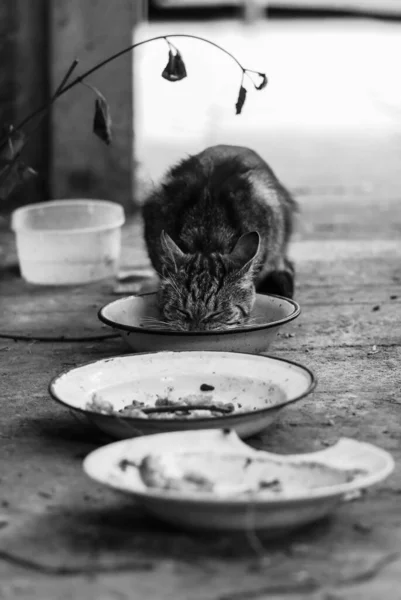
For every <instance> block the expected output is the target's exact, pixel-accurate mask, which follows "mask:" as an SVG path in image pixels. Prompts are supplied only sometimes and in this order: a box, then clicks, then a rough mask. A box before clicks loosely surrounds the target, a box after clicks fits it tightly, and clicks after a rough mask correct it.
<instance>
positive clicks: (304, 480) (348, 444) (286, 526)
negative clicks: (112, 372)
mask: <svg viewBox="0 0 401 600" xmlns="http://www.w3.org/2000/svg"><path fill="white" fill-rule="evenodd" d="M155 452H156V453H158V454H161V455H163V456H165V457H174V455H176V456H177V455H180V454H181V455H182V454H185V453H192V454H193V453H199V454H200V455H201V456H202V453H209V454H210V453H214V455H215V456H217V458H216V461H217V462H218V461H219V460H220V461H222V459H223V458H224V455H226V456H227V455H228V457H235V458H236V459H241V460H242V463H243V465H245V467H243V468H246V465H247V464H249V462H250V461H249V459H254V458H255V457H257V460H262V461H266V467H267V469H269V468H273V469H274V472H275V477H276V478H277V479H278V480H281V481H283V482H287V483H289V484H290V485H289V487H286V486H285V485H283V488H282V490H281V491H280V490H279V491H278V493H275V492H274V491H269V490H267V491H265V492H263V493H260V492H258V493H254V494H253V495H252V496H249V495H248V496H247V495H241V494H238V493H236V492H235V489H231V491H229V493H228V494H227V493H225V494H224V495H221V494H218V493H215V491H211V492H209V493H203V492H202V493H199V491H188V490H186V491H185V492H183V491H177V490H171V489H170V490H166V489H162V488H158V487H148V485H147V484H146V483H145V482H144V480H143V478H142V477H141V475H140V471H139V469H138V468H136V466H135V465H139V464H140V463H141V461H142V459H144V458H145V457H146V456H149V455H150V454H153V453H155ZM127 461H128V463H129V465H130V466H127ZM222 462H223V461H222ZM123 465H124V467H123ZM269 465H270V466H269ZM83 467H84V470H85V472H86V473H87V475H89V477H91V478H92V479H93V480H95V481H96V482H98V483H101V484H103V485H105V486H107V487H109V488H112V489H114V490H117V491H119V492H124V493H126V494H129V495H131V496H132V497H133V498H134V499H135V500H136V501H137V502H139V504H140V505H142V506H143V507H144V508H145V509H146V510H147V511H148V512H149V513H150V514H152V515H154V516H156V517H159V518H160V519H162V520H164V521H167V522H169V523H172V524H174V525H176V526H179V527H184V528H206V529H217V530H226V531H227V530H244V529H247V530H251V531H252V530H256V529H263V530H270V532H272V533H273V534H274V533H277V532H283V531H286V530H291V529H294V528H296V527H298V526H301V525H305V524H307V523H311V522H313V521H316V520H318V519H321V518H322V517H324V516H326V515H328V514H329V513H331V512H332V511H333V510H334V509H335V508H336V507H337V506H338V505H339V504H340V503H341V502H342V501H343V500H346V499H347V498H355V497H356V496H358V492H359V491H360V490H362V489H365V488H367V487H369V486H371V485H374V484H377V483H378V482H380V481H382V480H383V479H385V478H386V477H387V476H388V475H389V474H390V473H391V472H392V470H393V468H394V461H393V459H392V457H391V455H390V454H388V453H387V452H385V451H384V450H382V449H380V448H377V447H375V446H373V445H371V444H366V443H362V442H357V441H355V440H351V439H346V438H343V439H341V440H340V441H339V442H338V443H337V444H335V445H334V446H332V447H331V448H326V449H325V450H322V451H319V452H313V453H310V454H297V455H292V456H281V455H278V454H272V453H268V452H264V451H257V450H254V449H253V448H251V447H249V446H248V445H246V444H244V443H243V442H241V440H240V439H238V437H237V435H236V434H235V433H234V432H232V431H231V432H230V431H227V430H216V429H213V430H210V429H209V430H203V431H187V432H175V433H167V434H159V435H154V436H149V437H142V438H136V439H131V440H124V441H120V442H116V443H113V444H109V445H107V446H103V447H102V448H100V449H98V450H95V451H94V452H92V453H91V454H89V455H88V456H87V457H86V459H85V461H84V465H83ZM298 469H299V472H298V473H297V470H298ZM212 471H216V468H214V469H213V468H211V472H212ZM178 476H180V473H179V472H178ZM224 478H225V480H226V482H227V481H228V482H229V480H230V475H227V474H224ZM294 481H297V483H296V485H291V482H292V483H294ZM233 482H234V480H233ZM237 489H238V488H237ZM276 491H277V490H276ZM133 510H135V506H133Z"/></svg>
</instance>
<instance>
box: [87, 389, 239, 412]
mask: <svg viewBox="0 0 401 600" xmlns="http://www.w3.org/2000/svg"><path fill="white" fill-rule="evenodd" d="M214 389H215V388H214V386H212V385H209V384H207V383H203V384H202V385H201V386H200V390H201V392H202V393H198V394H187V395H186V396H182V397H180V398H178V399H177V400H173V399H172V398H170V397H169V395H168V393H167V394H166V395H165V396H159V395H157V394H156V400H155V402H154V404H147V403H146V402H141V401H139V400H132V402H130V404H127V405H126V406H123V408H120V409H118V410H117V409H115V408H113V406H112V404H111V403H110V402H108V401H107V400H104V399H103V398H102V397H101V396H100V395H99V394H98V393H97V392H94V393H93V395H92V398H91V400H90V401H89V402H88V403H87V404H86V406H85V408H86V410H89V411H91V412H95V413H100V414H103V415H114V416H118V417H131V418H137V419H149V418H152V419H196V418H212V417H221V416H222V415H224V414H226V415H227V414H232V413H234V412H235V411H237V412H238V411H240V410H241V408H242V406H241V405H240V404H239V403H237V404H236V405H235V404H234V402H222V401H218V400H215V399H214V398H213V395H212V394H206V393H205V392H207V391H212V390H214ZM171 391H172V388H169V390H168V392H171Z"/></svg>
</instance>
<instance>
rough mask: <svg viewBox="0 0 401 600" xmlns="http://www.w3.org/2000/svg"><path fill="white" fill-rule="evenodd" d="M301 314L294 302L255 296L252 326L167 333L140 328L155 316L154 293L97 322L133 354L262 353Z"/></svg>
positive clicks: (117, 306) (110, 307)
mask: <svg viewBox="0 0 401 600" xmlns="http://www.w3.org/2000/svg"><path fill="white" fill-rule="evenodd" d="M300 313H301V308H300V306H299V304H298V303H297V302H295V301H294V300H290V299H288V298H282V297H280V296H272V295H262V294H257V296H256V302H255V306H254V308H253V311H252V315H251V316H252V318H253V324H252V325H249V326H244V327H238V328H236V329H229V330H226V331H218V332H216V331H184V332H183V331H167V330H166V329H164V330H163V329H155V328H153V327H152V328H147V327H146V326H143V325H142V322H143V321H144V319H146V318H148V317H158V316H159V312H158V309H157V306H156V293H151V294H143V295H139V296H129V297H127V298H121V299H119V300H115V301H114V302H110V303H109V304H106V306H103V308H101V309H100V311H99V313H98V316H99V319H100V320H101V321H102V322H103V323H105V324H106V325H109V326H110V327H112V328H113V329H114V330H115V331H118V332H119V333H120V334H121V336H122V337H123V339H124V340H125V341H126V342H127V344H128V345H129V347H130V348H131V349H132V350H134V351H135V352H153V351H158V350H223V351H226V352H253V353H256V354H258V353H260V352H265V351H266V350H267V348H268V347H269V345H270V343H271V342H272V341H273V340H274V338H275V337H276V336H277V333H278V331H279V329H280V328H281V327H282V326H283V325H285V324H286V323H289V322H290V321H292V320H293V319H296V318H297V317H298V316H299V314H300Z"/></svg>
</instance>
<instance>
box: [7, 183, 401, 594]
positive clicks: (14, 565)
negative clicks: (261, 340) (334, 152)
mask: <svg viewBox="0 0 401 600" xmlns="http://www.w3.org/2000/svg"><path fill="white" fill-rule="evenodd" d="M366 206H369V207H371V210H369V211H366V210H365V205H364V203H363V202H362V201H361V199H359V200H357V199H354V198H353V197H352V196H350V197H348V198H344V197H343V196H342V197H332V198H326V199H325V205H324V207H322V205H321V204H319V202H317V200H316V198H308V197H307V198H303V199H302V208H303V221H302V222H301V224H300V227H299V231H298V233H297V235H296V236H295V238H294V243H293V246H292V249H291V252H292V255H293V257H294V259H295V261H296V264H297V271H298V284H297V300H298V301H299V302H300V304H301V306H302V309H303V312H302V315H301V317H300V318H299V319H297V320H296V321H295V322H294V323H292V324H291V325H289V326H288V327H287V328H286V329H285V330H284V331H283V332H282V335H281V336H280V337H278V338H277V341H276V342H275V344H274V345H273V346H272V347H271V349H270V353H275V354H277V355H279V356H281V357H288V358H291V359H292V360H296V361H298V362H302V363H304V364H305V365H307V366H309V367H310V368H312V369H313V370H314V371H315V373H316V375H317V377H318V387H317V389H316V391H315V392H314V394H312V395H311V396H310V397H309V398H307V399H306V400H304V401H302V402H300V403H297V404H295V405H293V406H291V407H289V408H288V409H287V410H286V411H285V412H284V413H283V416H282V418H281V419H280V421H279V422H278V423H277V424H276V425H274V426H273V427H272V428H271V429H269V430H267V431H266V432H264V434H263V435H261V436H259V437H258V438H255V439H253V440H252V443H253V444H254V445H255V446H256V447H261V448H266V449H269V450H273V451H276V452H281V453H291V452H294V451H299V452H304V451H311V450H315V449H320V448H322V447H324V446H327V445H329V444H332V443H334V442H335V441H336V440H337V439H338V438H340V437H342V436H351V437H355V438H357V439H360V440H364V441H368V442H372V443H376V444H378V445H380V446H381V447H383V448H385V449H387V450H389V451H390V452H392V453H393V455H394V457H395V459H396V461H397V464H398V463H399V461H400V459H401V449H400V443H399V439H400V425H399V423H400V419H399V412H400V404H401V400H400V383H401V375H400V369H399V364H400V360H401V346H400V340H401V319H400V315H401V243H400V241H399V232H400V230H401V214H400V211H399V199H398V197H397V195H396V194H394V195H393V196H392V197H391V198H379V197H377V198H374V197H371V198H370V197H368V198H366ZM383 206H385V207H386V208H385V210H383ZM356 207H358V208H359V210H357V209H356ZM340 209H341V210H340ZM372 211H373V213H372ZM340 213H341V215H342V217H341V219H337V218H336V217H335V215H338V214H340ZM372 214H375V215H376V217H375V219H373V220H372ZM353 232H355V234H353ZM0 239H1V242H0V243H1V246H2V250H3V253H2V254H0V260H1V261H2V262H1V279H0V331H1V332H3V333H6V334H9V335H13V334H18V335H28V336H29V335H33V336H42V337H60V336H64V338H71V337H86V338H87V339H85V340H84V341H81V342H73V341H67V340H66V339H64V341H58V342H51V341H46V342H38V341H32V340H27V341H13V340H12V339H6V338H0V377H1V379H0V381H1V384H2V385H1V407H2V419H1V421H0V436H1V452H0V491H1V496H0V502H1V507H2V508H1V510H2V512H1V514H0V598H15V599H17V598H19V599H20V598H27V599H28V598H29V599H35V600H36V599H37V600H39V599H40V600H47V599H48V600H55V599H59V598H60V600H61V599H67V598H68V599H72V600H83V599H85V600H89V599H93V600H95V599H96V600H100V599H101V600H103V599H104V600H106V599H107V600H112V599H113V600H114V599H116V600H117V599H118V600H120V599H125V598H127V599H130V600H132V599H137V598H138V599H140V600H148V599H149V600H150V599H152V600H153V599H157V600H158V599H159V598H160V599H162V598H163V600H164V599H169V598H171V599H174V600H248V599H249V600H251V599H252V600H262V599H265V598H269V599H270V598H281V597H283V598H284V597H285V598H288V597H293V598H305V599H311V600H317V599H319V600H362V599H363V600H376V599H377V598H389V599H390V598H391V599H397V598H401V592H400V591H399V588H400V586H399V582H400V568H401V553H400V547H401V513H400V510H399V502H400V494H401V474H400V471H399V468H398V466H397V468H396V471H395V473H394V474H393V475H392V476H391V477H390V478H389V479H388V480H387V481H385V482H384V483H383V484H382V485H380V486H378V487H377V488H375V489H373V490H372V491H370V492H369V493H368V494H367V495H365V496H364V497H363V498H361V499H360V500H357V501H355V502H351V503H347V504H344V505H343V506H342V507H341V508H340V509H339V510H338V512H337V513H336V514H335V516H334V517H333V518H332V519H329V520H327V521H325V522H323V523H319V524H317V525H315V526H313V527H310V528H307V529H305V530H303V531H300V532H299V533H297V534H296V535H295V536H292V537H291V538H290V539H283V540H281V541H275V542H273V541H271V540H268V539H264V538H263V537H261V538H260V539H258V540H256V541H255V539H254V538H253V537H247V538H242V537H240V536H229V535H224V536H216V535H206V534H202V535H189V534H187V533H183V532H180V531H178V530H175V529H173V528H170V527H167V526H165V525H163V524H160V523H158V522H156V521H154V520H151V519H150V518H147V517H146V516H145V515H144V514H143V513H142V512H141V511H140V510H139V509H138V508H137V507H136V506H134V505H133V504H132V503H131V502H130V501H129V500H128V499H126V498H124V497H120V496H118V495H115V494H113V493H112V492H109V491H107V490H104V489H103V488H101V487H98V486H96V485H94V484H93V483H92V482H91V481H88V479H86V477H85V476H84V475H83V473H82V470H81V462H82V458H83V457H84V456H85V454H87V453H88V452H89V451H91V450H92V449H93V448H95V447H96V446H98V445H99V444H103V443H106V442H107V441H108V440H106V439H105V438H102V437H101V436H100V435H99V434H97V433H96V432H95V431H93V430H92V429H91V427H90V426H89V425H87V424H86V423H85V422H81V421H77V420H76V419H74V418H73V416H72V415H71V414H70V413H69V412H68V411H66V410H65V409H63V408H62V407H60V406H58V405H56V404H55V403H53V402H52V401H51V400H50V399H49V397H48V394H47V385H48V382H49V380H50V378H51V377H53V376H54V375H56V374H57V373H58V372H59V371H61V370H63V369H66V368H69V367H72V366H74V365H78V364H81V363H84V362H88V361H91V360H96V359H98V358H102V357H107V356H111V355H113V354H120V353H123V352H125V348H124V347H123V345H122V343H121V342H120V340H119V339H104V340H93V339H92V337H91V336H98V335H104V334H107V333H108V330H107V329H105V328H104V327H103V326H102V324H101V323H100V322H99V321H98V320H97V318H96V311H97V309H98V308H99V307H100V306H101V305H102V304H104V303H106V302H108V301H110V300H111V299H113V298H116V297H117V295H116V291H115V286H114V283H113V282H111V281H106V282H103V283H101V284H96V285H90V286H81V287H76V288H69V289H52V288H37V287H35V286H30V285H28V284H25V283H24V282H22V280H21V279H20V278H19V277H18V274H17V270H16V267H15V248H14V244H13V239H12V236H11V234H9V233H8V232H6V231H2V232H1V238H0ZM146 266H147V258H146V252H145V249H144V247H143V242H142V238H141V225H140V223H138V222H133V223H130V224H128V225H127V227H126V229H125V231H124V252H123V267H124V268H126V269H129V268H136V267H138V268H142V267H146ZM147 285H148V284H147ZM261 554H262V555H263V556H262V558H261V556H260V555H261Z"/></svg>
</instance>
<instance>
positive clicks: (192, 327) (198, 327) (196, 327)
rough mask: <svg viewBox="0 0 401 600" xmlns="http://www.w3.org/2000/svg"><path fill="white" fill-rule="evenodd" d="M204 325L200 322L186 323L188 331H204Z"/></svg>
mask: <svg viewBox="0 0 401 600" xmlns="http://www.w3.org/2000/svg"><path fill="white" fill-rule="evenodd" d="M205 329H206V327H205V324H204V323H202V321H190V322H189V323H188V331H204V330H205Z"/></svg>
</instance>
